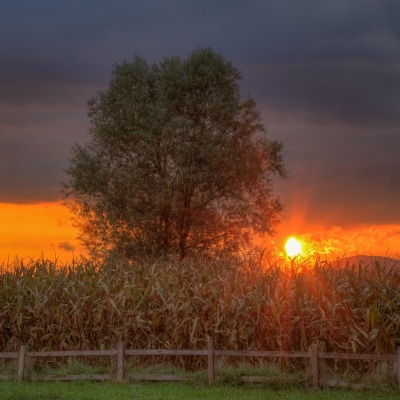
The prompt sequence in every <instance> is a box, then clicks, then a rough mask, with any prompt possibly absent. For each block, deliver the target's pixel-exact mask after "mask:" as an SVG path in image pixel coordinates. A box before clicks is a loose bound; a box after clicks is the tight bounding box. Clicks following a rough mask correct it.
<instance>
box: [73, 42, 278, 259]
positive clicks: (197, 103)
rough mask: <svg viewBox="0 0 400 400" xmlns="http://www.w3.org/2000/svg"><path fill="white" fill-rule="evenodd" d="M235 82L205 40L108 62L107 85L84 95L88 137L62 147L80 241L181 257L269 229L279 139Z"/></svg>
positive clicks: (92, 246)
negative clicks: (198, 45) (177, 51)
mask: <svg viewBox="0 0 400 400" xmlns="http://www.w3.org/2000/svg"><path fill="white" fill-rule="evenodd" d="M239 79H241V74H240V72H239V71H238V69H236V68H235V67H234V66H233V65H232V64H231V63H230V62H228V61H226V60H225V59H224V58H223V57H222V56H221V55H220V54H217V53H215V52H214V51H213V50H211V49H209V48H206V49H197V50H195V51H193V52H192V53H191V54H190V55H189V56H188V57H187V58H186V59H182V58H180V57H169V58H165V59H164V60H163V61H162V62H160V63H153V64H149V63H147V62H146V61H145V60H143V59H142V58H139V57H136V58H135V59H134V60H133V61H132V62H126V61H125V62H123V63H122V64H119V65H115V67H114V69H113V72H112V79H111V81H110V84H109V87H108V89H107V90H105V91H99V92H98V93H97V95H96V96H95V97H93V98H92V99H90V100H89V102H88V108H89V111H88V115H89V117H90V119H91V127H90V131H89V134H90V136H91V137H90V141H89V142H88V143H87V144H86V145H84V146H81V145H78V144H76V145H75V146H74V147H73V149H72V158H71V160H70V166H69V168H68V170H67V173H68V174H69V182H68V183H67V184H66V196H67V198H69V204H70V207H71V208H72V210H73V211H74V212H75V213H76V214H77V216H78V217H79V220H80V221H81V224H80V226H81V228H82V236H81V238H82V239H83V242H84V244H86V246H87V247H88V248H89V250H91V251H96V250H100V251H106V252H108V251H117V252H121V253H122V254H125V255H127V256H128V257H134V256H140V255H143V254H147V255H149V254H151V255H156V256H160V255H168V254H177V255H179V256H180V257H185V256H186V255H188V254H192V253H196V252H203V251H207V252H213V251H220V250H228V251H235V250H237V249H238V248H239V247H240V246H241V245H243V243H244V240H245V239H246V238H248V237H249V233H253V232H255V233H262V234H264V233H267V234H271V233H273V231H274V228H275V226H276V224H277V223H278V222H279V219H280V214H281V211H282V206H281V203H280V202H279V199H278V198H277V197H275V196H274V195H273V193H272V183H273V182H272V177H273V175H280V176H285V168H284V164H283V161H282V157H281V148H282V145H281V143H279V142H277V141H274V140H270V139H268V138H267V137H266V132H265V129H264V127H263V125H262V122H261V119H260V115H259V112H258V110H257V108H256V104H255V102H254V100H253V99H252V98H251V97H243V96H241V94H240V88H239V85H238V81H239Z"/></svg>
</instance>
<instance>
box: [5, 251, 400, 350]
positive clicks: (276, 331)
mask: <svg viewBox="0 0 400 400" xmlns="http://www.w3.org/2000/svg"><path fill="white" fill-rule="evenodd" d="M12 267H13V268H12V269H10V270H9V272H6V271H3V273H1V274H0V351H17V350H18V348H19V345H20V344H21V343H25V344H26V345H27V346H28V348H29V349H31V350H49V351H50V350H76V349H104V348H106V349H107V348H112V347H114V346H116V344H117V342H119V341H123V342H124V343H125V347H126V348H132V349H134V348H143V349H144V348H175V349H180V348H186V349H198V348H200V349H204V348H205V347H206V343H205V341H206V340H207V338H208V337H212V339H213V341H214V344H215V347H216V348H219V349H255V350H308V349H309V348H310V346H311V344H312V343H314V342H318V344H319V348H320V350H321V351H330V352H332V351H333V352H361V353H363V352H365V353H392V354H395V352H396V346H398V345H400V271H399V269H398V267H396V266H390V265H382V264H380V263H379V262H376V263H375V264H374V265H370V266H368V268H365V267H362V266H361V265H347V266H346V267H339V266H338V265H335V263H323V264H321V263H316V264H315V263H314V264H313V265H311V266H310V265H307V266H306V265H305V264H297V263H293V264H292V265H291V266H289V267H287V266H284V265H278V264H273V265H260V263H259V262H258V263H256V262H253V261H252V260H245V261H243V260H242V261H238V260H226V259H225V260H208V259H202V260H199V259H198V260H187V261H183V262H166V261H163V262H161V261H148V262H138V263H129V262H121V261H119V262H118V261H115V262H110V263H108V264H104V265H101V266H99V265H95V264H93V263H91V262H88V261H81V262H79V263H76V264H74V265H70V266H58V265H57V264H56V263H54V262H50V261H46V260H41V261H35V262H34V261H31V262H29V263H27V264H24V263H23V262H22V261H16V262H15V263H14V265H13V266H12Z"/></svg>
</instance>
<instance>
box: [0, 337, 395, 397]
mask: <svg viewBox="0 0 400 400" xmlns="http://www.w3.org/2000/svg"><path fill="white" fill-rule="evenodd" d="M88 356H89V357H92V356H93V357H99V356H109V357H110V356H112V357H116V358H117V360H116V361H117V372H116V376H112V375H110V374H92V375H42V376H37V377H35V378H33V379H35V380H48V381H50V380H62V381H65V380H71V381H76V380H95V381H104V380H112V379H116V380H117V381H120V382H123V381H124V372H125V358H126V357H127V356H200V357H207V370H208V383H209V384H212V383H213V382H214V380H215V358H216V357H220V356H225V357H271V358H274V357H282V358H309V359H310V370H311V386H312V387H313V388H318V387H321V382H320V369H321V368H320V360H323V359H342V360H376V361H388V362H393V363H397V382H398V386H399V390H400V346H399V347H397V354H361V353H328V352H320V351H318V345H317V344H313V345H312V346H311V349H310V351H257V350H216V349H214V345H213V342H212V341H208V344H207V349H204V350H186V349H125V348H124V344H123V343H118V345H117V348H116V349H111V350H77V351H70V350H67V351H27V349H26V346H25V345H21V346H20V349H19V352H4V353H0V359H16V360H18V368H17V376H16V378H17V380H18V381H22V380H24V373H25V367H26V360H27V359H28V358H34V357H48V358H50V357H88ZM13 378H14V379H15V376H12V375H0V380H6V379H13ZM133 378H134V379H136V380H150V381H160V380H161V381H171V380H174V381H184V380H187V378H186V376H184V375H165V374H136V375H134V376H133ZM239 380H240V381H241V382H268V380H269V378H268V377H251V376H243V377H240V378H239ZM328 386H329V385H328Z"/></svg>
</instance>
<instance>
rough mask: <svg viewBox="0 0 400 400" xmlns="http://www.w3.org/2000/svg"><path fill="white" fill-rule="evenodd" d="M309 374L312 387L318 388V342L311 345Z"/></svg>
mask: <svg viewBox="0 0 400 400" xmlns="http://www.w3.org/2000/svg"><path fill="white" fill-rule="evenodd" d="M311 375H312V383H311V386H312V388H313V389H318V388H319V358H318V343H314V344H313V345H312V346H311Z"/></svg>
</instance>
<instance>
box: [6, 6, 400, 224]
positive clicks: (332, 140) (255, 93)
mask: <svg viewBox="0 0 400 400" xmlns="http://www.w3.org/2000/svg"><path fill="white" fill-rule="evenodd" d="M399 20H400V2H398V1H397V0H382V1H376V0H354V1H351V2H350V1H345V0H335V1H333V0H332V1H330V0H325V1H324V0H322V1H321V0H305V1H302V2H299V1H297V0H280V1H272V0H271V1H264V0H250V1H238V0H235V1H228V0H223V1H218V2H215V1H211V0H205V1H195V0H194V1H185V0H171V1H168V2H166V1H162V0H136V1H131V2H128V1H123V0H118V1H114V2H113V3H112V4H111V3H110V2H108V1H102V0H101V1H91V0H88V1H85V2H81V1H77V0H72V1H69V2H54V1H50V0H38V1H36V2H32V1H28V0H25V1H23V0H16V1H14V2H9V3H7V4H5V5H3V7H2V13H1V14H0V35H1V37H2V38H4V40H3V42H2V50H1V52H0V202H11V203H34V202H40V201H52V200H56V199H59V198H60V196H61V194H60V191H61V182H62V181H63V180H65V179H66V177H65V174H64V172H63V171H64V169H65V168H66V166H67V165H68V157H69V154H70V149H71V147H72V145H73V144H74V143H75V142H76V141H79V142H80V143H82V142H84V141H86V140H87V135H86V132H87V130H88V126H89V125H88V124H89V121H88V119H87V117H86V101H87V100H88V99H89V98H90V97H91V96H93V95H95V93H96V91H97V90H100V89H103V88H105V87H106V85H107V82H108V81H109V79H110V72H111V69H112V65H113V64H114V63H119V62H122V61H123V60H124V59H128V60H130V59H132V58H133V56H134V55H139V56H142V57H144V58H145V59H147V60H149V61H150V62H152V61H159V60H161V59H162V58H163V57H165V56H170V55H180V56H186V55H187V54H188V53H189V52H190V51H191V50H192V49H194V48H197V47H205V46H210V47H212V48H213V49H214V50H216V51H218V52H221V53H222V54H223V55H224V56H225V57H226V58H227V59H229V60H231V61H232V62H233V64H234V65H235V66H237V67H238V68H239V69H240V70H241V71H242V75H243V80H242V82H241V86H242V91H243V94H250V95H251V96H252V97H254V99H255V100H256V102H257V104H258V107H259V109H260V112H261V115H262V117H263V120H264V123H265V126H266V128H267V130H268V132H269V135H270V136H271V137H272V138H276V139H278V140H281V141H282V142H283V144H284V157H285V161H286V164H287V166H288V169H289V179H288V180H287V181H284V182H277V185H276V192H277V194H279V195H280V196H281V197H282V199H283V200H284V202H285V203H286V205H287V212H288V214H290V213H294V212H297V211H296V207H298V204H299V202H300V203H301V202H303V203H307V212H306V215H307V218H308V219H309V220H310V221H314V222H315V221H325V222H327V223H328V222H329V223H331V224H351V223H365V222H368V223H391V222H393V223H394V222H400V211H399V210H400V209H399V207H398V206H397V204H399V200H400V179H399V176H400V157H399V150H398V149H399V148H400V24H399V23H398V21H399ZM295 199H296V200H295ZM296 204H297V206H296Z"/></svg>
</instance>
